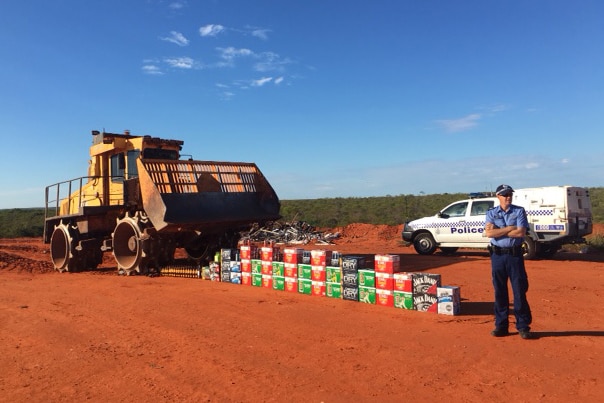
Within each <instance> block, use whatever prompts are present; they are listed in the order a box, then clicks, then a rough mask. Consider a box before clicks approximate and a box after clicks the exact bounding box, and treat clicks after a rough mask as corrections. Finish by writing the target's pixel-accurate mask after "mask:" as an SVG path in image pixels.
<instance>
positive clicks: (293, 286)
mask: <svg viewBox="0 0 604 403" xmlns="http://www.w3.org/2000/svg"><path fill="white" fill-rule="evenodd" d="M284 279H285V285H284V287H285V291H289V292H298V278H297V277H285V278H284Z"/></svg>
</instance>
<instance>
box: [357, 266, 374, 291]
mask: <svg viewBox="0 0 604 403" xmlns="http://www.w3.org/2000/svg"><path fill="white" fill-rule="evenodd" d="M375 274H376V273H375V271H373V270H369V269H361V270H359V276H358V277H359V280H358V281H359V283H358V284H359V286H362V287H375Z"/></svg>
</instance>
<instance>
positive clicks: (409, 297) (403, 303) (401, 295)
mask: <svg viewBox="0 0 604 403" xmlns="http://www.w3.org/2000/svg"><path fill="white" fill-rule="evenodd" d="M392 296H393V299H394V307H395V308H402V309H413V293H410V292H404V291H397V290H394V291H393V292H392Z"/></svg>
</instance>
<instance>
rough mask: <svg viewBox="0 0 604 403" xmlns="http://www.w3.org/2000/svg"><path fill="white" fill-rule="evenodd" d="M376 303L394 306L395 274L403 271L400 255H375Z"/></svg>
mask: <svg viewBox="0 0 604 403" xmlns="http://www.w3.org/2000/svg"><path fill="white" fill-rule="evenodd" d="M374 265H375V288H376V304H377V305H382V306H394V274H395V273H398V272H400V271H401V261H400V257H399V256H398V255H375V263H374Z"/></svg>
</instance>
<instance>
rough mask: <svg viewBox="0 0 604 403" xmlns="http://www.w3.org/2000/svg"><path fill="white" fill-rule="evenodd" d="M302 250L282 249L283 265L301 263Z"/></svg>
mask: <svg viewBox="0 0 604 403" xmlns="http://www.w3.org/2000/svg"><path fill="white" fill-rule="evenodd" d="M303 252H304V249H302V248H284V249H283V262H285V263H294V264H298V263H302V253H303Z"/></svg>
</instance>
